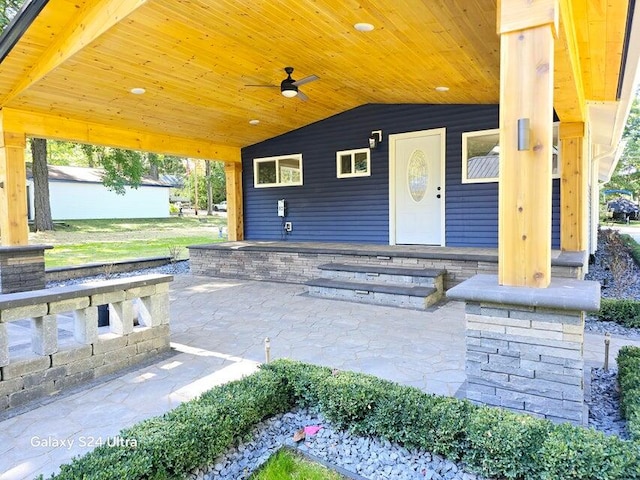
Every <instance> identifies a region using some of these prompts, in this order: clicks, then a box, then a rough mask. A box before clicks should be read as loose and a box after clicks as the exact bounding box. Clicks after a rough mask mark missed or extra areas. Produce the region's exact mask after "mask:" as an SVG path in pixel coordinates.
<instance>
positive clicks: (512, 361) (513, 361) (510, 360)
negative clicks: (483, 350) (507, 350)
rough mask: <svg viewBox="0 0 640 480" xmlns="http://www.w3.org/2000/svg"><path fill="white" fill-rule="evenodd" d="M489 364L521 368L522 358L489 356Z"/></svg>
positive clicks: (498, 355)
mask: <svg viewBox="0 0 640 480" xmlns="http://www.w3.org/2000/svg"><path fill="white" fill-rule="evenodd" d="M489 363H490V364H491V365H505V366H509V367H520V366H521V365H520V357H513V356H509V355H500V354H493V355H489Z"/></svg>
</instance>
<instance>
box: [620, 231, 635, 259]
mask: <svg viewBox="0 0 640 480" xmlns="http://www.w3.org/2000/svg"><path fill="white" fill-rule="evenodd" d="M620 239H621V240H622V243H624V245H625V246H626V247H627V249H628V250H629V254H630V255H631V258H633V261H634V262H636V265H638V266H640V245H639V244H638V242H636V240H635V239H634V238H633V237H632V236H631V235H627V234H626V233H623V234H620Z"/></svg>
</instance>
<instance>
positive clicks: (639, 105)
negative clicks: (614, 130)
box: [607, 96, 640, 195]
mask: <svg viewBox="0 0 640 480" xmlns="http://www.w3.org/2000/svg"><path fill="white" fill-rule="evenodd" d="M623 139H624V140H625V141H626V142H627V144H626V145H625V148H624V151H623V153H622V156H621V157H620V161H619V162H618V165H617V167H616V169H615V171H614V172H613V175H612V176H611V180H610V181H609V182H608V183H607V188H611V189H621V190H630V191H632V192H633V193H634V194H636V195H637V194H638V193H640V100H639V99H638V96H636V98H635V99H634V100H633V104H632V105H631V111H630V112H629V118H628V119H627V124H626V126H625V129H624V134H623Z"/></svg>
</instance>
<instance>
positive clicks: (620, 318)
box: [598, 298, 640, 328]
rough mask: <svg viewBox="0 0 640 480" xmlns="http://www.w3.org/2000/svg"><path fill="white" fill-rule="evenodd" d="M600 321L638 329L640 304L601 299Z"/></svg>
mask: <svg viewBox="0 0 640 480" xmlns="http://www.w3.org/2000/svg"><path fill="white" fill-rule="evenodd" d="M598 317H599V318H600V320H603V321H606V322H615V323H618V324H620V325H624V326H625V327H631V328H640V302H638V301H636V300H619V299H615V298H603V299H601V300H600V311H599V312H598Z"/></svg>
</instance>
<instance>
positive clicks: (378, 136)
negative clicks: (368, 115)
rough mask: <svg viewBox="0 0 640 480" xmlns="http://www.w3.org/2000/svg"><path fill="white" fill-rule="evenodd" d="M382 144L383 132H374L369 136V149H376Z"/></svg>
mask: <svg viewBox="0 0 640 480" xmlns="http://www.w3.org/2000/svg"><path fill="white" fill-rule="evenodd" d="M381 143H382V130H374V131H373V132H371V136H369V148H371V149H373V148H376V147H377V146H378V145H380V144H381Z"/></svg>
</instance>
